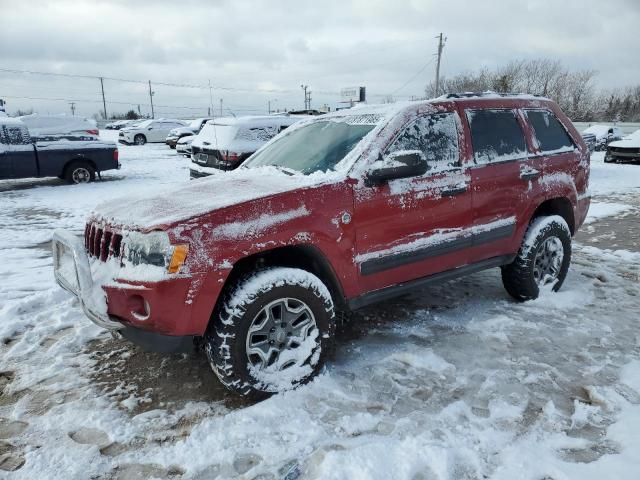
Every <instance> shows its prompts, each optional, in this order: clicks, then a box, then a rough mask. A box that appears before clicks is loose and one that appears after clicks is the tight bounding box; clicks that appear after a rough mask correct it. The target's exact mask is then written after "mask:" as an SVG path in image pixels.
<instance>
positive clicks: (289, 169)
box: [271, 165, 299, 176]
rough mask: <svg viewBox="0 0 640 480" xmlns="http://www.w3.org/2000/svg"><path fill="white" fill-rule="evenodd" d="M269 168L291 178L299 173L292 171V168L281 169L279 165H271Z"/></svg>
mask: <svg viewBox="0 0 640 480" xmlns="http://www.w3.org/2000/svg"><path fill="white" fill-rule="evenodd" d="M271 166H272V167H275V168H277V169H278V170H280V171H281V172H282V173H286V174H287V175H289V176H293V175H296V174H297V173H299V172H298V171H297V170H294V169H293V168H288V167H282V166H280V165H271Z"/></svg>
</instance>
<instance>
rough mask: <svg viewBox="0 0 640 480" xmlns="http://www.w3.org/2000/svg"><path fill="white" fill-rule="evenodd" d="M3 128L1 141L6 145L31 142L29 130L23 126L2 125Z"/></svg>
mask: <svg viewBox="0 0 640 480" xmlns="http://www.w3.org/2000/svg"><path fill="white" fill-rule="evenodd" d="M3 130H4V135H3V139H2V143H5V144H8V145H27V144H29V143H31V137H30V136H29V131H28V130H27V129H26V128H25V127H18V126H13V125H7V126H5V127H3Z"/></svg>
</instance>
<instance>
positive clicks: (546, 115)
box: [525, 110, 574, 153]
mask: <svg viewBox="0 0 640 480" xmlns="http://www.w3.org/2000/svg"><path fill="white" fill-rule="evenodd" d="M525 111H526V112H527V118H528V119H529V122H530V123H531V125H532V126H533V130H534V132H535V134H536V139H537V140H538V145H540V151H541V152H543V153H549V152H557V151H566V150H573V148H574V144H573V142H572V141H571V137H569V134H568V133H567V131H566V130H565V129H564V127H563V126H562V125H561V124H560V122H559V121H558V119H557V118H556V117H555V115H554V114H553V113H551V112H549V111H548V110H525Z"/></svg>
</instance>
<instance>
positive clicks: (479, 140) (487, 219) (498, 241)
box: [465, 108, 542, 262]
mask: <svg viewBox="0 0 640 480" xmlns="http://www.w3.org/2000/svg"><path fill="white" fill-rule="evenodd" d="M465 117H466V120H467V124H468V127H469V131H470V139H471V144H472V151H473V159H474V166H473V167H472V168H471V169H470V171H471V185H472V189H473V195H472V206H473V225H474V229H475V234H474V238H475V241H474V246H473V248H472V249H471V251H470V255H471V261H472V262H478V261H481V260H484V259H488V258H494V257H500V256H503V255H508V254H512V253H515V251H517V248H518V241H517V239H516V236H515V232H516V227H517V223H518V219H519V218H520V216H521V214H522V212H523V210H524V209H526V207H527V206H528V201H527V199H528V198H529V194H528V190H530V189H531V182H537V181H538V180H537V179H538V177H539V176H540V175H541V173H542V172H541V166H540V165H539V163H540V161H539V159H529V156H528V153H527V150H528V148H527V140H526V138H525V128H526V123H525V122H524V118H523V116H522V113H521V111H519V110H518V109H516V108H501V109H486V108H483V109H469V108H468V109H466V110H465ZM536 167H537V168H536Z"/></svg>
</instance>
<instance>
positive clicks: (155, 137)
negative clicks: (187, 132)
mask: <svg viewBox="0 0 640 480" xmlns="http://www.w3.org/2000/svg"><path fill="white" fill-rule="evenodd" d="M185 125H186V123H185V122H183V121H182V120H175V119H170V118H158V119H156V120H145V121H143V122H140V123H137V124H136V125H134V126H132V127H125V128H123V129H122V130H120V133H119V135H118V141H119V142H120V143H125V144H128V145H144V144H145V143H159V142H164V141H165V139H166V138H167V135H168V134H169V132H170V131H171V130H173V129H174V128H179V127H184V126H185Z"/></svg>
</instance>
